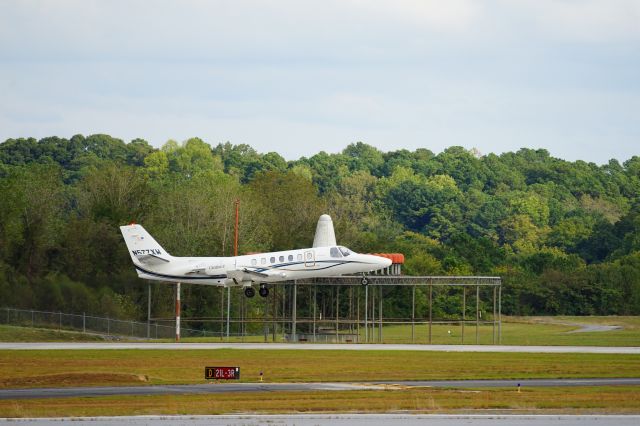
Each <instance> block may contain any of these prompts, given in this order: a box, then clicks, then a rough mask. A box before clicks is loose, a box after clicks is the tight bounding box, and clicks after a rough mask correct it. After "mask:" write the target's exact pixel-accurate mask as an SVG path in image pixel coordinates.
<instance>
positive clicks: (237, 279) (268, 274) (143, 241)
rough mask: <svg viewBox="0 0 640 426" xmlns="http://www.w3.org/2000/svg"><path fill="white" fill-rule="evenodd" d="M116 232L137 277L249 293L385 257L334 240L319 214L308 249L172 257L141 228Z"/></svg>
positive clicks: (365, 268) (371, 267)
mask: <svg viewBox="0 0 640 426" xmlns="http://www.w3.org/2000/svg"><path fill="white" fill-rule="evenodd" d="M120 231H121V232H122V235H123V236H124V240H125V242H126V244H127V248H128V249H129V254H130V255H131V259H132V260H133V264H134V265H135V267H136V271H137V272H138V276H139V277H140V278H145V279H148V280H156V281H167V282H175V283H177V282H179V283H193V284H205V285H216V286H224V287H229V286H242V287H244V293H245V295H246V296H247V297H253V296H254V295H255V290H254V289H253V287H252V285H253V284H259V285H260V290H259V293H260V296H262V297H266V296H267V295H268V294H269V289H268V288H267V283H277V282H281V281H290V280H296V279H304V278H316V277H334V276H338V275H344V274H363V278H362V283H363V284H366V283H367V278H366V276H365V274H366V273H368V272H373V271H376V270H378V269H383V268H387V267H389V266H390V265H391V260H389V259H387V258H384V257H380V256H374V255H370V254H358V253H355V252H353V251H351V250H349V249H348V248H346V247H342V246H338V245H337V244H336V242H335V233H334V231H333V222H332V221H331V217H329V216H328V215H322V216H320V220H319V221H318V226H317V228H316V236H315V239H314V244H313V247H312V248H306V249H298V250H287V251H278V252H273V253H259V254H251V255H244V256H234V257H174V256H171V255H170V254H169V253H167V252H166V250H165V249H163V248H162V247H161V246H160V244H158V243H157V242H156V240H155V239H154V238H153V237H152V236H151V235H150V234H149V233H148V232H147V231H146V230H145V229H144V228H143V227H142V225H138V224H131V225H126V226H121V227H120Z"/></svg>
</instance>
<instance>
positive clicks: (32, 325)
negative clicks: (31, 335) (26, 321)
mask: <svg viewBox="0 0 640 426" xmlns="http://www.w3.org/2000/svg"><path fill="white" fill-rule="evenodd" d="M33 316H34V313H33V309H32V310H31V328H33V327H35V325H34V321H33Z"/></svg>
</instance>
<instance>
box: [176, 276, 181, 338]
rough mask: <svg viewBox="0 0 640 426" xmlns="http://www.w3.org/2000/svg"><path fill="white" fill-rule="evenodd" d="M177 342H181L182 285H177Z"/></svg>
mask: <svg viewBox="0 0 640 426" xmlns="http://www.w3.org/2000/svg"><path fill="white" fill-rule="evenodd" d="M176 342H180V283H176Z"/></svg>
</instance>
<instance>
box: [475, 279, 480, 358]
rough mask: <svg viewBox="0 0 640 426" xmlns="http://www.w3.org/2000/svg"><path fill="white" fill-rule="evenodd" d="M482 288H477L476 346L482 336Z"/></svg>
mask: <svg viewBox="0 0 640 426" xmlns="http://www.w3.org/2000/svg"><path fill="white" fill-rule="evenodd" d="M479 332H480V286H479V285H477V286H476V345H477V344H478V341H479V338H480V335H479Z"/></svg>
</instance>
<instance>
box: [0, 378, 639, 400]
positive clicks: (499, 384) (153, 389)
mask: <svg viewBox="0 0 640 426" xmlns="http://www.w3.org/2000/svg"><path fill="white" fill-rule="evenodd" d="M518 385H520V386H521V387H522V388H528V387H557V386H624V385H626V386H640V378H606V379H601V378H597V379H531V380H426V381H381V382H362V383H338V382H330V383H208V384H198V385H163V386H153V385H151V386H109V387H71V388H34V389H0V399H36V398H67V397H95V396H115V395H118V396H122V395H184V394H215V393H231V392H274V391H345V390H382V389H406V388H416V387H437V388H488V387H490V388H503V387H504V388H509V387H511V388H514V389H515V388H517V386H518Z"/></svg>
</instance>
